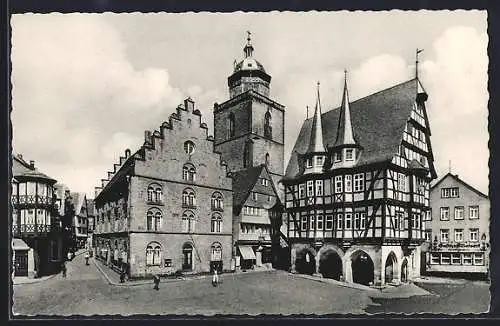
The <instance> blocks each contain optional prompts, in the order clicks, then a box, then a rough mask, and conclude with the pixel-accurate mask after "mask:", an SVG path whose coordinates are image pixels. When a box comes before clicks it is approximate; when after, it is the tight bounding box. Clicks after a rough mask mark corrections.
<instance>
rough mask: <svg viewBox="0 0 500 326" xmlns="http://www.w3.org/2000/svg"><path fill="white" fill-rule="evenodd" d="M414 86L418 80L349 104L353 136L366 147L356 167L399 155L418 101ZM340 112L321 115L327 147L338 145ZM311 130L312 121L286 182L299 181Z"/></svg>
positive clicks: (301, 135)
mask: <svg viewBox="0 0 500 326" xmlns="http://www.w3.org/2000/svg"><path fill="white" fill-rule="evenodd" d="M415 83H416V79H412V80H409V81H406V82H404V83H401V84H398V85H395V86H393V87H390V88H388V89H385V90H382V91H380V92H377V93H375V94H372V95H369V96H367V97H364V98H361V99H359V100H356V101H354V102H351V103H350V113H351V122H352V128H353V132H354V134H355V135H356V140H357V141H358V142H359V144H360V145H361V146H363V152H362V154H361V156H360V158H359V160H358V162H357V165H366V164H372V163H379V162H386V161H390V160H391V159H392V157H393V156H394V155H395V154H396V153H397V150H398V146H399V144H400V143H401V141H402V137H403V132H404V128H405V125H406V122H407V120H408V119H409V117H410V114H411V110H412V108H413V104H414V102H415V100H416V95H417V94H416V84H415ZM340 111H341V110H340V107H338V108H335V109H333V110H330V111H328V112H325V113H323V114H322V122H323V126H324V128H323V140H324V143H326V146H327V147H331V146H332V145H334V143H335V140H336V135H337V129H338V125H339V117H340ZM311 126H312V118H309V119H307V120H305V121H304V123H303V124H302V128H301V130H300V132H299V136H298V137H297V141H296V142H295V146H294V148H293V150H292V154H291V157H290V161H289V162H288V166H287V169H286V173H285V177H284V178H283V179H284V180H287V179H294V178H295V177H297V174H298V172H299V164H298V163H299V159H300V158H299V157H298V156H299V155H298V154H302V153H304V152H305V151H306V150H307V147H308V145H309V135H310V134H311ZM381 126H383V128H381Z"/></svg>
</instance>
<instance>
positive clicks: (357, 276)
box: [352, 251, 375, 285]
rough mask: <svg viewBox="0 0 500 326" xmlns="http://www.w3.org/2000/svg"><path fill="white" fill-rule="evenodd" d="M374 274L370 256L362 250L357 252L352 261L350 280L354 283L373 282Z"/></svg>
mask: <svg viewBox="0 0 500 326" xmlns="http://www.w3.org/2000/svg"><path fill="white" fill-rule="evenodd" d="M374 277H375V274H374V265H373V261H372V259H371V258H370V256H369V255H368V254H367V253H365V252H364V251H360V252H358V253H357V254H356V255H355V256H354V257H353V261H352V280H353V282H354V283H358V284H363V285H370V283H372V284H373V280H374Z"/></svg>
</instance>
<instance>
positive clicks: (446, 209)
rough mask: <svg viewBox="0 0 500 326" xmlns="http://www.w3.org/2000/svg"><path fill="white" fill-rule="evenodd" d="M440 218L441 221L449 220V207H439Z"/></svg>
mask: <svg viewBox="0 0 500 326" xmlns="http://www.w3.org/2000/svg"><path fill="white" fill-rule="evenodd" d="M440 212H441V215H440V218H439V219H440V220H441V221H449V220H450V208H449V207H441V208H440Z"/></svg>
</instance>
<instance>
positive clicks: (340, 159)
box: [333, 152, 342, 163]
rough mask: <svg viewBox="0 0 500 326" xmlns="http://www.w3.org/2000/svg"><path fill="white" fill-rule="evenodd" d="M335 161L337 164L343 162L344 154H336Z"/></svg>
mask: <svg viewBox="0 0 500 326" xmlns="http://www.w3.org/2000/svg"><path fill="white" fill-rule="evenodd" d="M333 161H334V162H335V163H338V162H340V161H342V152H335V154H334V155H333Z"/></svg>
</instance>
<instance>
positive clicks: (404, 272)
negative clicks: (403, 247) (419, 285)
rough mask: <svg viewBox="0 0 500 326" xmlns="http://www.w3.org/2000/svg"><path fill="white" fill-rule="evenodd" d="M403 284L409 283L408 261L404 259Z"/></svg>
mask: <svg viewBox="0 0 500 326" xmlns="http://www.w3.org/2000/svg"><path fill="white" fill-rule="evenodd" d="M401 282H408V259H406V258H405V259H403V263H402V264H401Z"/></svg>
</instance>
